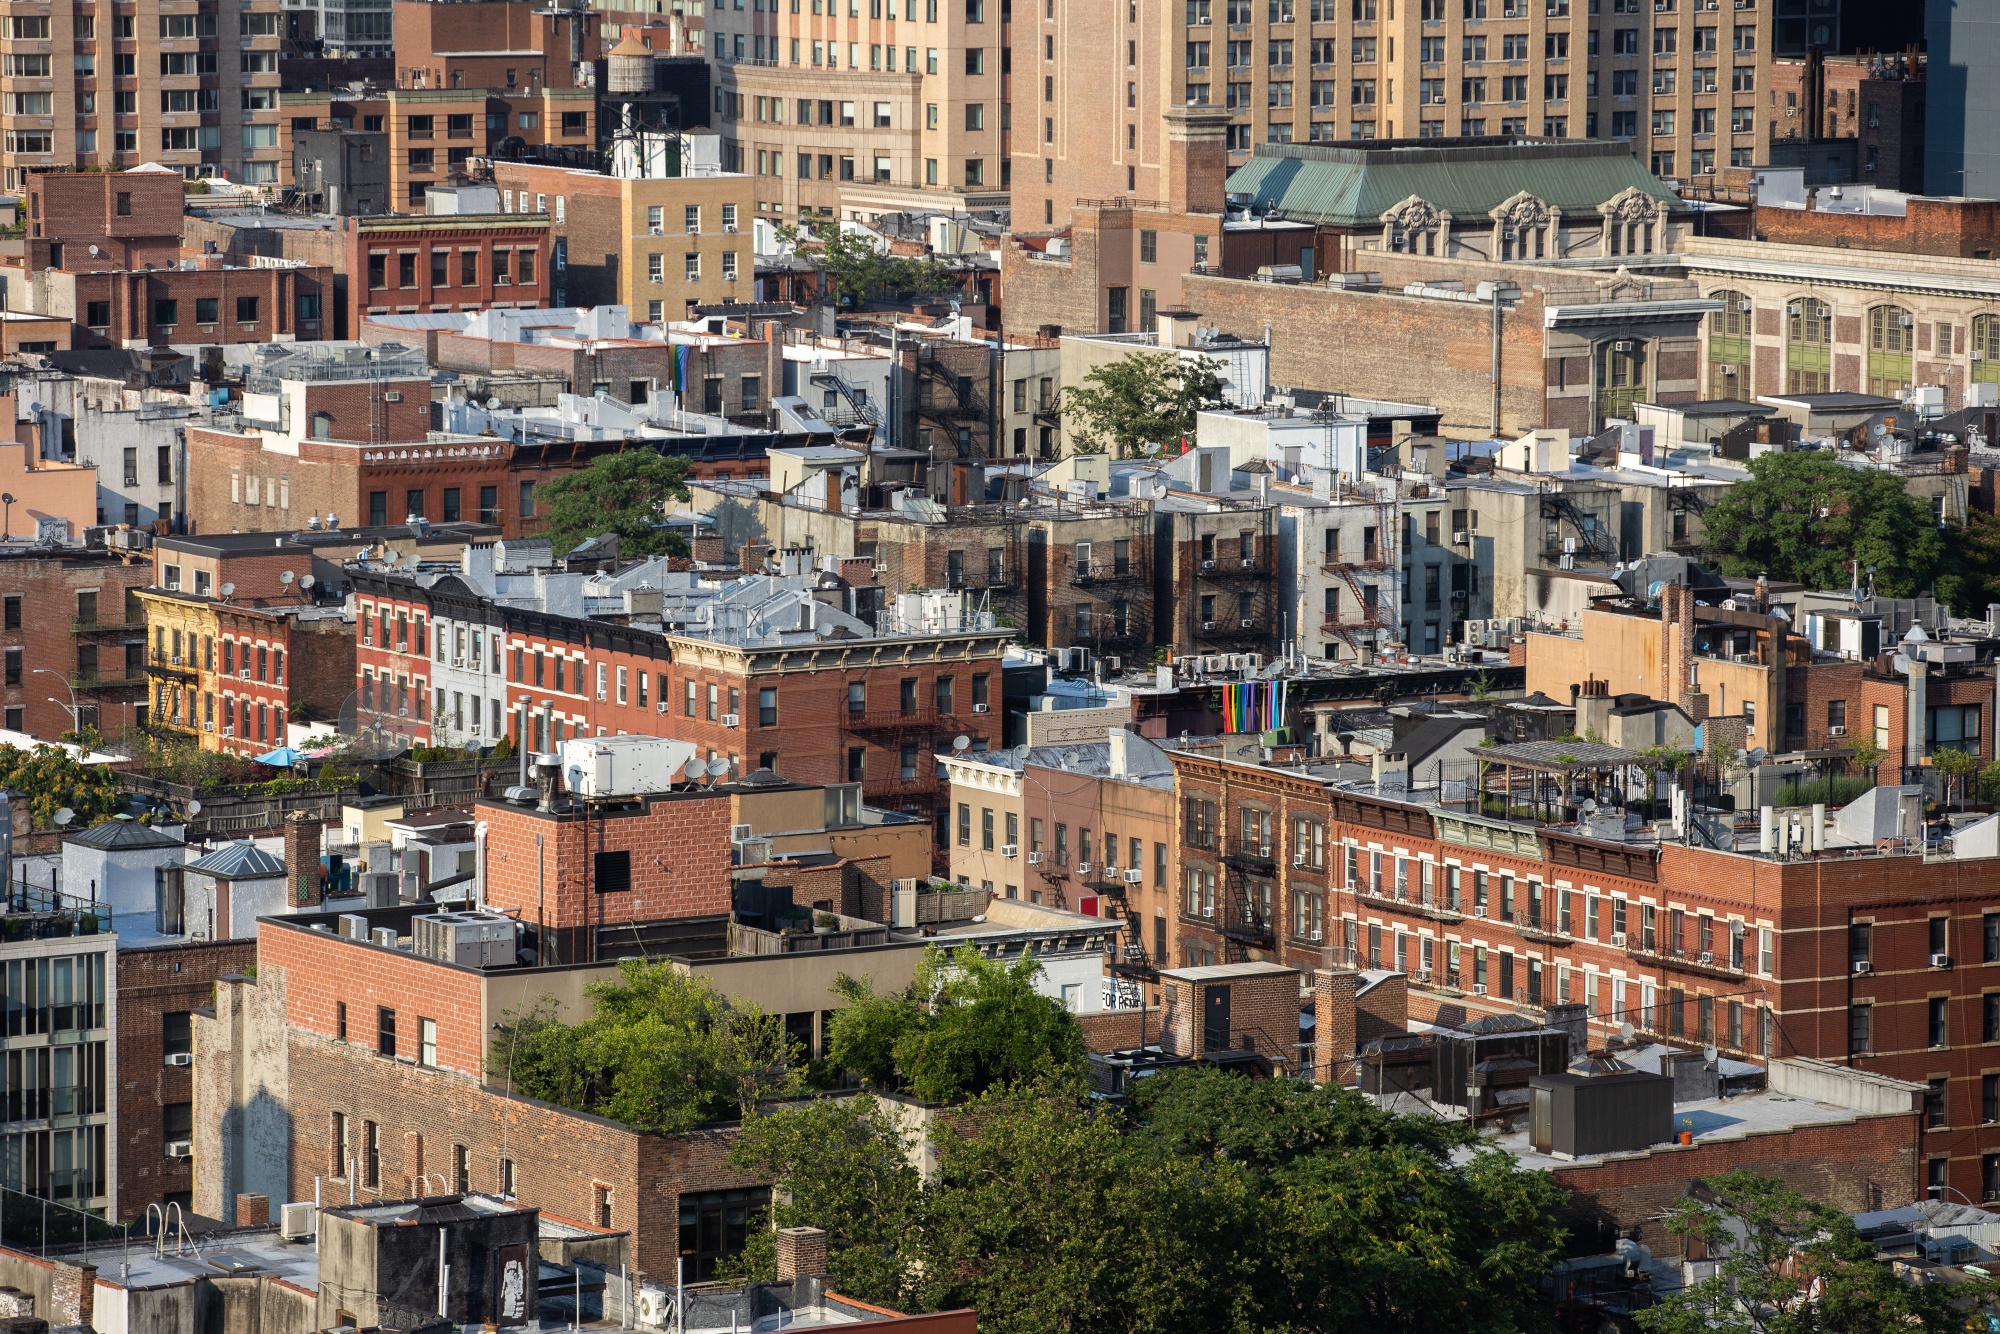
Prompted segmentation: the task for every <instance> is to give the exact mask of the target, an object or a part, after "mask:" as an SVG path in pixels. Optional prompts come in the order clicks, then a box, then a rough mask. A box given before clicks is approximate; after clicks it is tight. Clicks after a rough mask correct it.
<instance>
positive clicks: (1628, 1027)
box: [1618, 1020, 1639, 1042]
mask: <svg viewBox="0 0 2000 1334" xmlns="http://www.w3.org/2000/svg"><path fill="white" fill-rule="evenodd" d="M1638 1031H1639V1030H1638V1029H1636V1028H1634V1027H1632V1023H1631V1021H1630V1020H1627V1021H1626V1022H1624V1023H1622V1024H1620V1025H1618V1036H1619V1037H1621V1038H1623V1039H1625V1040H1626V1041H1627V1042H1630V1041H1631V1040H1632V1035H1633V1034H1634V1033H1637V1032H1638Z"/></svg>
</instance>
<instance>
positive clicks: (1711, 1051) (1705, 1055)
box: [1701, 1042, 1716, 1065]
mask: <svg viewBox="0 0 2000 1334" xmlns="http://www.w3.org/2000/svg"><path fill="white" fill-rule="evenodd" d="M1715 1056H1716V1052H1715V1044H1714V1043H1713V1042H1711V1043H1709V1044H1708V1045H1707V1046H1706V1047H1703V1048H1702V1049H1701V1058H1702V1059H1703V1060H1704V1061H1707V1062H1708V1063H1709V1064H1710V1065H1714V1064H1715Z"/></svg>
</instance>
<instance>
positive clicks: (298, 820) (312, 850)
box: [285, 811, 326, 908]
mask: <svg viewBox="0 0 2000 1334" xmlns="http://www.w3.org/2000/svg"><path fill="white" fill-rule="evenodd" d="M325 828H326V823H325V822H324V821H322V820H316V819H314V818H313V817H312V816H310V815H307V814H306V813H305V812H304V811H293V812H292V815H291V818H290V819H288V820H286V821H285V880H286V883H287V884H288V885H289V886H290V889H291V896H290V897H291V904H292V906H293V907H294V908H315V907H318V906H319V902H320V898H321V893H320V886H321V883H322V882H321V878H320V865H319V843H320V835H321V833H322V832H323V831H324V830H325Z"/></svg>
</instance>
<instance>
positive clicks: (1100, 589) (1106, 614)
mask: <svg viewBox="0 0 2000 1334" xmlns="http://www.w3.org/2000/svg"><path fill="white" fill-rule="evenodd" d="M1124 545H1125V548H1126V554H1125V555H1123V556H1119V555H1117V554H1116V552H1117V544H1116V543H1112V544H1105V543H1097V544H1093V545H1092V546H1091V547H1090V550H1089V553H1088V554H1087V555H1086V554H1084V553H1083V552H1082V550H1081V549H1079V551H1078V555H1077V564H1076V566H1075V568H1074V569H1073V570H1072V571H1071V573H1070V580H1069V584H1070V587H1071V588H1073V589H1075V590H1076V597H1077V602H1075V603H1073V604H1072V606H1073V607H1074V606H1080V605H1082V604H1083V603H1086V602H1087V603H1089V604H1090V616H1089V620H1088V623H1087V624H1084V623H1079V624H1078V625H1077V626H1076V636H1075V642H1076V643H1079V644H1087V645H1089V646H1090V648H1091V649H1092V650H1093V651H1094V652H1096V653H1097V654H1099V655H1100V656H1101V655H1103V654H1106V653H1109V654H1113V655H1119V654H1131V653H1134V652H1136V651H1137V650H1138V649H1139V647H1140V646H1141V645H1142V644H1143V643H1144V642H1145V641H1146V640H1147V639H1149V638H1151V635H1152V628H1153V627H1152V606H1151V602H1150V600H1147V599H1143V598H1142V597H1141V596H1140V595H1141V594H1143V593H1144V592H1145V591H1146V590H1148V589H1149V588H1151V587H1152V560H1151V556H1150V551H1151V544H1150V542H1149V541H1148V540H1147V538H1146V535H1145V533H1144V532H1143V531H1138V532H1136V533H1135V535H1134V536H1133V537H1132V538H1131V539H1130V540H1129V541H1127V542H1126V543H1125V544H1124ZM1081 546H1082V544H1079V548H1081ZM1099 548H1104V550H1103V551H1102V552H1100V550H1099ZM1120 604H1123V607H1124V610H1123V612H1122V614H1121V613H1120V611H1119V607H1120ZM1074 614H1075V613H1074V611H1072V612H1071V615H1072V616H1074ZM1086 630H1087V631H1088V633H1084V632H1085V631H1086Z"/></svg>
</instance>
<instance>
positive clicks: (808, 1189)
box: [729, 1096, 923, 1306]
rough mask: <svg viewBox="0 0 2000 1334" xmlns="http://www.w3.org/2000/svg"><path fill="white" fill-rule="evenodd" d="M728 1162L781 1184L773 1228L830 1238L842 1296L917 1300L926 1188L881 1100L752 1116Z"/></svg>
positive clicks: (808, 1105)
mask: <svg viewBox="0 0 2000 1334" xmlns="http://www.w3.org/2000/svg"><path fill="white" fill-rule="evenodd" d="M729 1162H730V1165H731V1166H732V1167H734V1168H735V1169H736V1170H737V1171H739V1172H743V1173H745V1174H750V1175H755V1176H758V1177H762V1178H764V1179H767V1180H771V1181H776V1182H779V1183H781V1184H782V1185H783V1187H784V1189H783V1191H782V1192H781V1193H780V1194H779V1195H778V1197H777V1199H776V1200H775V1202H774V1205H773V1209H772V1214H773V1217H772V1219H771V1222H772V1224H773V1225H774V1226H776V1227H802V1226H810V1227H817V1228H823V1229H825V1230H826V1234H827V1265H828V1269H829V1270H830V1271H831V1274H832V1277H833V1283H834V1286H835V1287H836V1288H837V1289H839V1290H840V1291H841V1292H843V1293H845V1294H847V1295H848V1296H850V1297H859V1298H860V1299H861V1300H863V1301H868V1302H880V1303H883V1304H886V1305H890V1306H895V1305H898V1304H900V1303H903V1302H906V1301H909V1300H910V1296H911V1285H912V1284H913V1283H914V1281H915V1277H916V1269H915V1263H916V1260H917V1258H918V1255H917V1241H918V1236H917V1232H916V1228H917V1223H918V1220H919V1218H920V1216H921V1205H922V1202H923V1199H922V1194H923V1189H922V1182H921V1180H920V1178H919V1176H918V1173H917V1169H916V1166H915V1165H914V1164H913V1163H912V1162H911V1160H910V1151H909V1146H908V1145H907V1144H905V1142H904V1139H903V1135H902V1133H901V1132H900V1131H899V1130H897V1128H896V1126H895V1123H894V1122H892V1121H891V1120H890V1119H889V1118H888V1117H887V1116H886V1115H885V1114H884V1113H883V1111H882V1109H881V1108H880V1106H878V1105H877V1103H876V1102H875V1100H874V1099H873V1098H870V1097H866V1096H862V1097H852V1098H815V1099H813V1100H812V1101H810V1102H805V1103H797V1104H792V1105H789V1106H783V1107H780V1108H778V1109H777V1110H775V1111H773V1112H771V1113H770V1114H769V1115H766V1116H752V1117H746V1118H745V1119H744V1122H743V1132H742V1136H741V1138H739V1139H738V1140H737V1142H736V1143H735V1144H734V1145H733V1146H732V1147H731V1149H730V1151H729Z"/></svg>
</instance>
